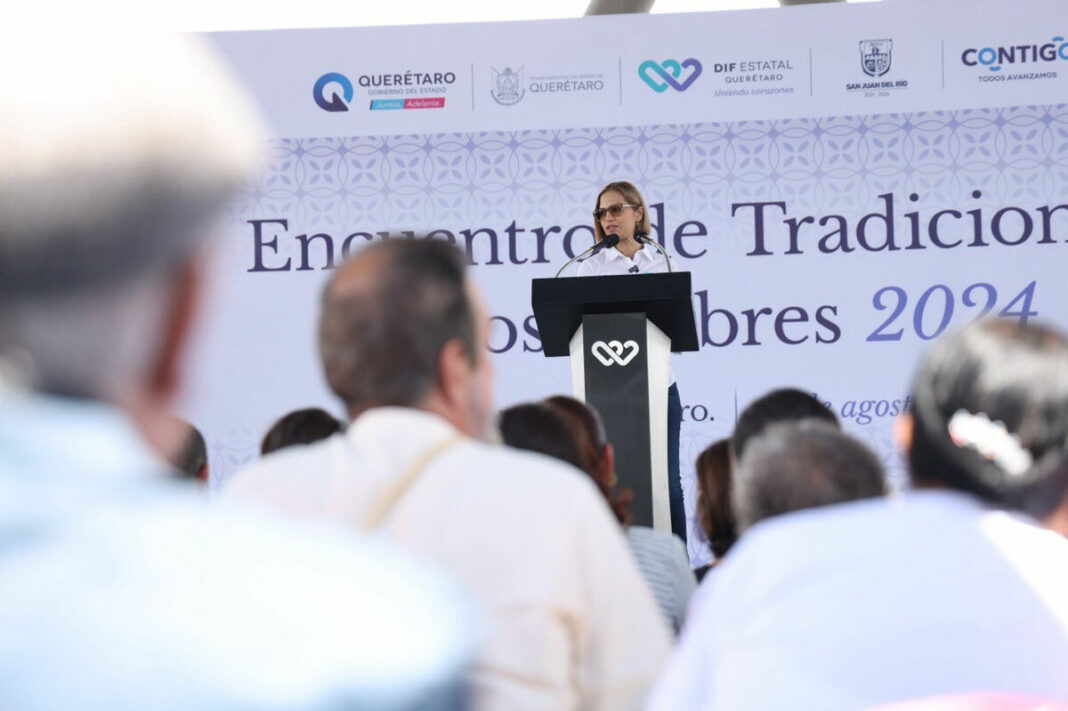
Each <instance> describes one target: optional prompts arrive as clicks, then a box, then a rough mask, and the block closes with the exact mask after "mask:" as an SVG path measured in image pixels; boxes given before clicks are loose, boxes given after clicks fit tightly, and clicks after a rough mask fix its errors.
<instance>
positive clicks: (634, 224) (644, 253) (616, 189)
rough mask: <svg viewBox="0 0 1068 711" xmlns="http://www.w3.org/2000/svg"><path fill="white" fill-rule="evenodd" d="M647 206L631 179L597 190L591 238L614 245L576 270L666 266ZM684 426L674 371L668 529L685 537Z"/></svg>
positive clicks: (643, 270) (638, 270) (649, 270)
mask: <svg viewBox="0 0 1068 711" xmlns="http://www.w3.org/2000/svg"><path fill="white" fill-rule="evenodd" d="M650 229H651V227H650V225H649V209H648V207H646V205H645V198H643V197H642V194H641V192H640V191H639V190H638V188H637V187H635V186H634V184H633V183H628V182H627V181H625V180H619V181H616V182H612V183H609V184H608V185H606V186H604V187H603V188H602V189H601V192H600V193H598V195H597V202H596V204H595V206H594V210H593V232H594V238H595V239H596V240H597V241H598V242H600V241H601V240H603V239H604V238H605V236H606V235H616V236H617V237H618V238H619V242H618V243H617V244H616V246H615V247H609V248H608V249H602V250H600V251H599V252H597V253H596V254H594V255H593V256H592V257H590V258H589V259H587V260H585V261H584V262H582V264H581V265H580V266H579V270H578V275H579V276H605V275H609V274H654V273H658V272H666V271H670V270H669V268H668V260H667V256H666V255H665V254H664V253H663V252H661V251H660V250H658V249H657V247H659V244H656V245H655V246H654V242H653V240H651V239H650V238H649V230H650ZM681 428H682V401H681V399H680V398H679V388H678V386H677V385H676V384H675V376H674V374H672V375H671V386H670V387H669V388H668V496H669V499H670V506H671V531H672V532H673V533H674V534H675V535H676V536H678V537H679V538H681V539H682V540H683V541H684V542H685V541H686V509H685V506H684V505H683V499H682V482H681V480H680V479H679V431H680V429H681Z"/></svg>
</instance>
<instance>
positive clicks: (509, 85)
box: [490, 67, 527, 106]
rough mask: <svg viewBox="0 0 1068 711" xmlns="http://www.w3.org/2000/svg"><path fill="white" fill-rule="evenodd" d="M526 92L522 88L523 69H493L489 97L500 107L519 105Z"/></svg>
mask: <svg viewBox="0 0 1068 711" xmlns="http://www.w3.org/2000/svg"><path fill="white" fill-rule="evenodd" d="M526 92H527V90H526V89H525V88H523V67H520V68H519V69H517V70H514V71H513V70H512V68H511V67H505V68H504V71H497V70H496V69H493V89H492V90H491V91H490V96H492V97H493V100H494V101H496V102H497V103H498V104H501V105H502V106H511V105H512V104H516V103H519V100H520V99H522V98H523V95H524V94H526Z"/></svg>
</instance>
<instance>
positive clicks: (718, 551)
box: [697, 439, 738, 579]
mask: <svg viewBox="0 0 1068 711" xmlns="http://www.w3.org/2000/svg"><path fill="white" fill-rule="evenodd" d="M697 521H698V523H700V524H701V530H703V531H704V533H705V536H706V537H707V538H708V545H709V547H710V548H711V549H712V554H713V555H714V556H716V559H715V560H714V561H713V562H712V565H716V563H718V562H719V561H720V560H721V559H722V558H723V556H725V555H727V551H728V550H730V547H731V546H733V545H734V542H735V541H737V540H738V532H737V528H736V526H735V522H734V509H733V508H732V507H731V450H730V440H729V439H721V440H717V441H715V442H713V443H712V444H711V445H709V446H708V447H707V448H706V449H705V450H704V451H703V452H701V454H699V455H698V456H697ZM709 567H711V566H705V567H703V568H699V569H698V570H697V576H698V579H703V578H704V574H705V573H706V572H707V571H708V568H709Z"/></svg>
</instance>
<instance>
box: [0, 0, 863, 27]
mask: <svg viewBox="0 0 1068 711" xmlns="http://www.w3.org/2000/svg"><path fill="white" fill-rule="evenodd" d="M15 1H16V2H17V1H18V0H15ZM850 1H851V2H865V1H872V0H850ZM0 4H3V0H0ZM587 4H588V0H538V1H537V2H516V1H515V0H457V1H456V2H453V3H447V2H442V0H388V1H386V2H382V1H380V0H298V1H297V2H293V0H283V1H279V0H182V1H181V2H178V3H146V2H144V0H98V1H97V2H91V3H86V4H84V5H82V4H81V3H79V4H76V5H75V4H69V5H66V14H67V15H68V20H69V19H70V17H69V14H70V10H71V9H72V5H73V6H74V7H79V6H80V9H81V11H82V12H86V13H92V15H93V17H92V18H89V19H92V20H96V21H98V22H103V23H105V24H107V25H109V26H111V27H116V26H119V27H121V26H123V25H126V26H130V27H134V26H144V25H146V24H147V25H152V26H155V27H163V28H166V29H173V30H189V31H218V30H263V29H278V28H298V27H358V26H372V25H408V24H430V23H442V22H485V21H498V20H533V19H550V18H561V17H579V16H581V15H582V14H583V12H584V11H585V9H586V6H587ZM778 4H779V3H778V1H777V0H656V3H655V4H654V6H653V12H700V11H708V10H741V9H751V8H767V7H777V6H778ZM82 12H77V11H76V12H75V14H82Z"/></svg>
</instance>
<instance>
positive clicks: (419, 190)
mask: <svg viewBox="0 0 1068 711" xmlns="http://www.w3.org/2000/svg"><path fill="white" fill-rule="evenodd" d="M608 176H625V177H627V178H628V179H630V180H632V181H634V182H636V183H638V184H639V186H640V187H641V188H642V189H643V191H644V192H645V193H646V199H647V200H648V201H649V202H650V203H653V202H659V201H661V200H663V201H666V202H668V203H669V204H671V205H672V207H673V208H674V207H676V206H677V208H678V209H680V210H681V211H682V212H683V213H686V214H693V213H695V212H697V211H701V212H702V214H704V215H705V216H709V213H712V214H711V217H712V218H714V217H716V215H715V214H714V213H715V212H716V211H717V210H723V209H724V206H726V205H729V204H730V203H731V202H740V201H745V200H747V199H757V198H762V199H767V198H768V196H769V185H771V186H773V188H774V189H773V190H772V191H771V192H773V193H774V194H776V196H777V197H782V198H786V199H796V200H799V201H801V202H803V203H805V204H806V205H807V207H808V208H810V209H814V210H818V209H822V208H825V207H829V206H833V207H834V209H836V210H839V211H841V210H844V209H848V208H849V207H851V206H853V205H854V204H856V203H858V202H861V201H863V204H867V205H870V204H871V202H872V200H873V199H874V198H875V196H876V195H879V194H880V193H883V192H886V191H887V190H908V191H912V192H916V193H918V194H920V195H921V196H922V201H927V200H929V199H930V200H935V201H940V202H953V201H954V200H955V199H956V198H957V197H959V195H960V193H961V191H963V190H964V189H965V188H967V189H969V190H971V189H973V188H976V187H977V188H979V189H981V190H982V191H983V192H984V194H985V195H986V196H987V197H988V198H989V200H990V201H991V202H999V201H1006V200H1009V201H1012V200H1018V199H1034V200H1051V199H1053V198H1054V197H1055V195H1054V193H1055V191H1056V190H1057V186H1058V185H1064V184H1065V183H1066V182H1068V109H1066V107H1065V105H1063V104H1061V105H1056V106H1052V107H1015V108H1003V109H967V110H961V111H948V112H926V113H911V114H885V115H870V116H843V117H832V118H811V119H783V120H776V121H739V122H735V123H722V124H714V123H707V124H706V123H700V124H679V125H668V126H646V127H612V128H586V129H565V130H529V131H516V132H485V133H454V134H442V135H435V136H419V135H406V136H389V137H359V138H308V139H281V140H274V141H271V142H270V146H269V150H268V153H267V158H266V161H265V163H264V165H263V168H262V170H261V173H260V176H259V178H258V180H257V181H256V182H255V184H254V185H253V186H251V189H250V190H249V191H248V192H246V193H245V194H244V196H243V197H242V198H241V199H239V200H237V201H236V202H235V203H233V207H234V209H235V215H245V214H248V213H249V212H255V213H257V214H259V213H265V214H273V213H277V214H284V215H289V216H290V217H292V218H293V219H294V220H295V221H298V222H300V223H303V224H305V225H308V224H309V222H313V223H314V224H316V225H322V226H323V227H353V228H354V229H356V228H360V229H362V228H364V227H371V228H386V227H388V228H392V229H400V228H405V227H412V226H427V227H438V226H441V227H448V226H456V225H460V226H467V225H468V224H470V223H471V222H472V221H477V222H478V223H481V224H486V223H488V222H490V221H492V220H494V219H499V220H500V221H501V222H502V223H507V222H510V221H511V220H512V219H513V217H514V216H516V215H523V217H524V219H525V220H527V221H530V220H532V219H537V218H543V219H545V220H549V221H552V220H564V221H566V220H567V218H568V217H573V218H574V220H575V221H576V222H580V221H581V222H585V221H588V213H589V211H590V209H591V201H592V196H593V195H594V194H595V193H596V190H598V189H599V188H600V187H601V185H602V184H603V183H604V181H605V180H606V179H607V177H608ZM858 186H859V189H858ZM858 207H859V205H858ZM719 217H721V218H726V215H725V214H721V215H719Z"/></svg>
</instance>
